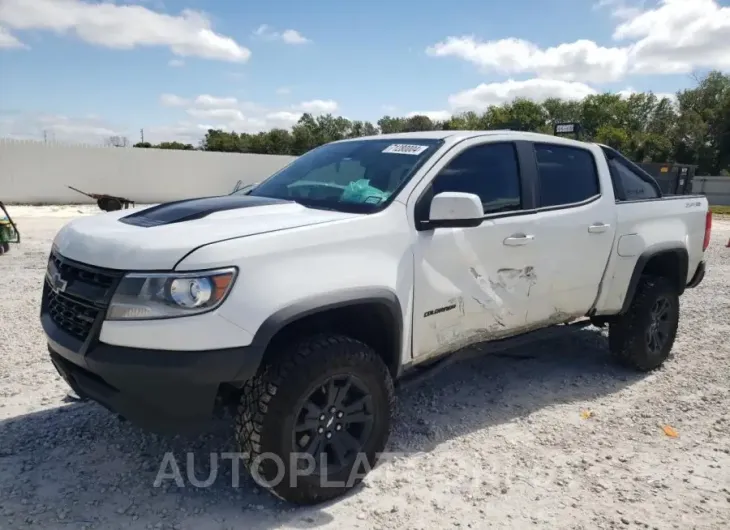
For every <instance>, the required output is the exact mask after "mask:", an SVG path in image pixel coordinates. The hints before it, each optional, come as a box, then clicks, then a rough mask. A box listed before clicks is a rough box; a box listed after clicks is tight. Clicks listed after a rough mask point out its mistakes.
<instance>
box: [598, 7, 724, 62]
mask: <svg viewBox="0 0 730 530" xmlns="http://www.w3.org/2000/svg"><path fill="white" fill-rule="evenodd" d="M613 36H614V38H615V39H616V40H626V39H639V40H638V41H636V42H635V43H634V44H633V45H632V47H631V53H630V61H631V71H632V72H634V73H641V74H666V73H688V72H691V71H693V70H695V69H699V68H716V69H720V70H727V69H730V6H728V7H721V6H720V5H718V3H717V2H716V1H714V0H662V1H661V2H660V4H659V5H658V6H657V7H656V8H654V9H649V10H647V11H644V12H642V13H640V14H639V15H637V16H636V17H633V18H631V19H629V20H626V21H624V22H623V23H622V24H620V25H619V26H618V27H617V28H616V31H614V34H613Z"/></svg>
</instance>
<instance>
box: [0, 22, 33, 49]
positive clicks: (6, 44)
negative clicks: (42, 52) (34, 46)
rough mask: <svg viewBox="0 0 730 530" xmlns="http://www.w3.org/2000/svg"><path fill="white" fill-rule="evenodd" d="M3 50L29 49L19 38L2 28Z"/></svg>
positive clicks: (1, 41)
mask: <svg viewBox="0 0 730 530" xmlns="http://www.w3.org/2000/svg"><path fill="white" fill-rule="evenodd" d="M3 48H6V49H8V48H27V46H26V45H25V44H23V43H22V42H20V40H18V38H17V37H16V36H15V35H13V34H12V33H10V32H9V31H8V30H7V29H6V28H4V27H2V26H0V50H1V49H3Z"/></svg>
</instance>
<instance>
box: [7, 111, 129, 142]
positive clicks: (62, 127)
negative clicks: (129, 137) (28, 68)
mask: <svg viewBox="0 0 730 530" xmlns="http://www.w3.org/2000/svg"><path fill="white" fill-rule="evenodd" d="M125 135H126V132H125V131H124V129H123V128H120V127H115V126H113V125H111V124H109V123H107V122H106V121H104V120H103V119H101V118H99V117H97V116H86V117H83V118H71V117H68V116H63V115H59V114H41V113H6V114H2V113H0V137H8V138H16V139H21V140H46V141H49V142H72V143H89V144H102V143H103V142H104V141H105V140H107V139H108V138H109V137H111V136H122V137H124V136H125Z"/></svg>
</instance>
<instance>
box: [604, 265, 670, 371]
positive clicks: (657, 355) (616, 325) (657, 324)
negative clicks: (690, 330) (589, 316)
mask: <svg viewBox="0 0 730 530" xmlns="http://www.w3.org/2000/svg"><path fill="white" fill-rule="evenodd" d="M678 325H679V295H678V294H677V288H676V287H675V286H674V284H673V283H672V282H670V281H669V280H668V279H667V278H663V277H654V276H646V277H644V278H642V279H641V281H640V282H639V286H638V288H637V291H636V296H635V297H634V300H633V301H632V303H631V306H630V307H629V310H628V311H627V312H626V313H625V314H623V315H621V316H619V317H618V318H616V319H615V320H613V321H612V322H611V324H610V328H609V335H608V341H609V347H610V349H611V353H613V355H615V356H616V357H617V358H618V359H619V360H620V361H621V362H622V363H623V364H625V365H627V366H629V367H631V368H634V369H636V370H639V371H642V372H649V371H651V370H654V369H656V368H659V367H660V366H661V365H662V364H664V361H666V360H667V358H668V357H669V354H670V352H671V351H672V346H673V345H674V339H675V337H676V335H677V327H678Z"/></svg>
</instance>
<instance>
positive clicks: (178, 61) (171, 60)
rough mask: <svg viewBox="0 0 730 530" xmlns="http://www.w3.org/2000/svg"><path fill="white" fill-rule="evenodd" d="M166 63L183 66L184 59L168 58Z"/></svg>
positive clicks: (174, 66) (178, 66) (176, 66)
mask: <svg viewBox="0 0 730 530" xmlns="http://www.w3.org/2000/svg"><path fill="white" fill-rule="evenodd" d="M167 65H168V66H172V67H173V68H180V67H182V66H185V61H183V60H182V59H170V62H168V63H167Z"/></svg>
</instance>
